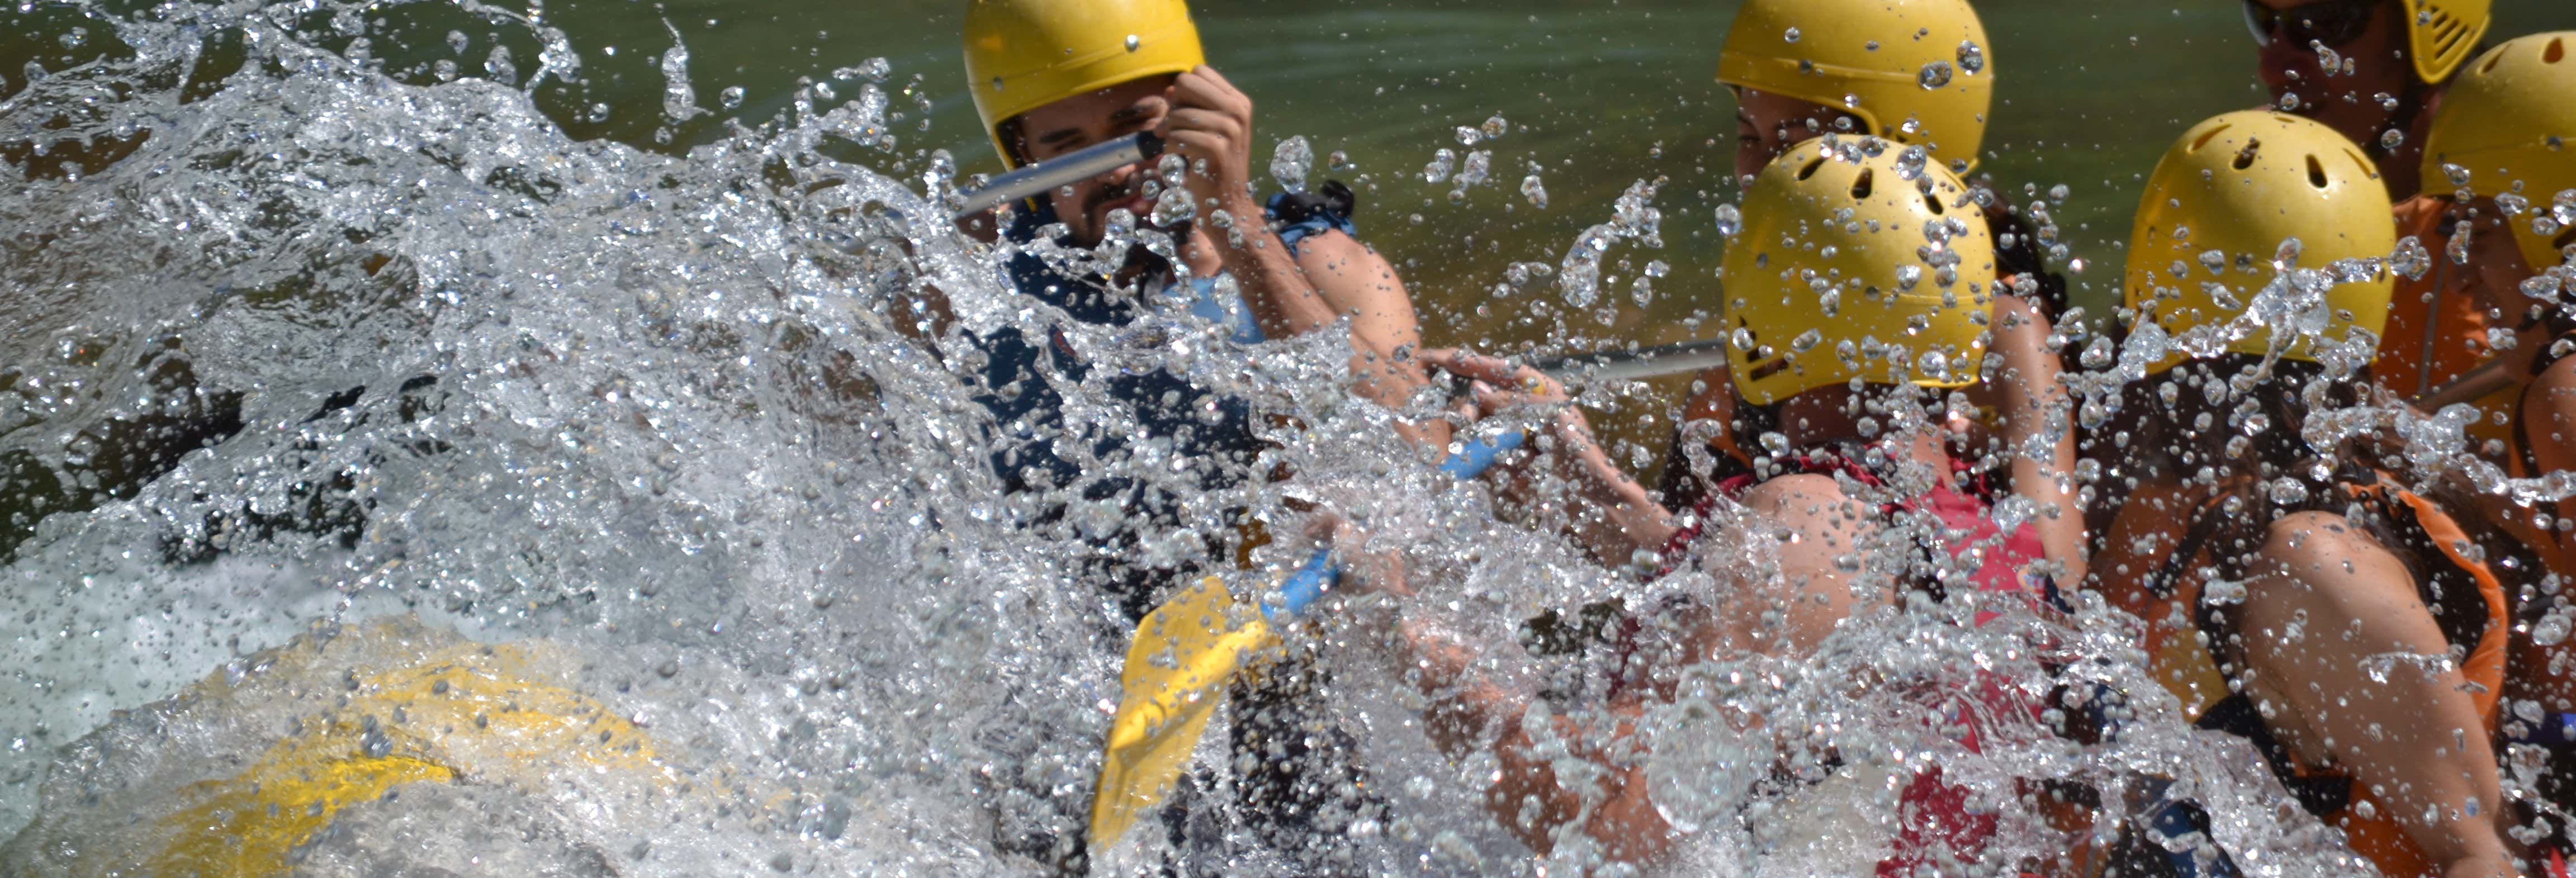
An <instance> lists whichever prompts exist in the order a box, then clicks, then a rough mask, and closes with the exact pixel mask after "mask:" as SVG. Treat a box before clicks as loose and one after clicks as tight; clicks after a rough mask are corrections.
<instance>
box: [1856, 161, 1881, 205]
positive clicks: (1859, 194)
mask: <svg viewBox="0 0 2576 878" xmlns="http://www.w3.org/2000/svg"><path fill="white" fill-rule="evenodd" d="M1877 188H1878V174H1877V172H1876V171H1874V170H1872V169H1870V168H1862V169H1860V177H1859V178H1857V179H1854V180H1853V181H1852V188H1851V196H1852V197H1853V198H1868V197H1869V193H1871V192H1872V191H1875V190H1876V189H1877Z"/></svg>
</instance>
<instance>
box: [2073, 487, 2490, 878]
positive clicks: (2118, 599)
mask: <svg viewBox="0 0 2576 878" xmlns="http://www.w3.org/2000/svg"><path fill="white" fill-rule="evenodd" d="M2245 487H2246V486H2237V490H2225V489H2222V490H2220V491H2219V492H2218V493H2217V494H2216V496H2212V497H2206V498H2195V497H2194V496H2193V495H2195V494H2197V493H2198V492H2197V491H2191V490H2188V489H2182V488H2168V489H2162V490H2146V491H2141V492H2139V493H2137V494H2134V495H2132V496H2131V497H2130V498H2129V499H2128V500H2127V501H2126V502H2125V503H2124V504H2123V505H2122V507H2121V510H2120V514H2119V516H2118V517H2117V518H2115V519H2114V520H2113V522H2112V525H2111V528H2110V533H2109V534H2108V535H2107V536H2108V538H2109V539H2110V540H2113V541H2115V544H2118V545H2139V546H2140V547H2141V551H2140V552H2139V553H2138V554H2139V556H2140V557H2141V558H2164V557H2168V556H2169V557H2170V558H2171V560H2170V561H2169V562H2167V563H2166V564H2165V565H2164V566H2163V569H2162V570H2153V571H2130V572H2131V574H2132V575H2130V576H2125V577H2121V579H2122V580H2124V581H2123V582H2117V583H2114V584H2113V587H2112V588H2111V589H2110V592H2111V593H2110V594H2108V595H2107V596H2108V597H2109V598H2110V599H2111V601H2112V602H2113V604H2114V605H2115V606H2119V607H2120V608H2121V609H2123V610H2126V611H2128V612H2130V613H2132V614H2135V615H2136V616H2137V617H2138V618H2140V619H2143V620H2145V621H2146V627H2147V636H2146V644H2145V646H2146V653H2147V663H2148V669H2149V671H2150V672H2151V673H2152V674H2153V675H2154V677H2155V679H2156V682H2158V683H2161V684H2163V685H2164V687H2165V688H2166V689H2167V690H2168V691H2171V692H2172V693H2173V694H2174V697H2175V698H2176V699H2178V700H2180V701H2181V702H2182V706H2183V712H2184V715H2185V716H2187V717H2189V718H2190V719H2191V720H2192V721H2193V722H2195V723H2200V722H2202V721H2203V720H2204V719H2205V718H2208V717H2210V715H2211V714H2212V713H2213V712H2214V711H2215V709H2218V708H2221V707H2222V705H2228V704H2229V703H2230V702H2234V701H2237V700H2240V699H2242V697H2243V696H2238V695H2233V694H2232V693H2231V692H2230V691H2229V689H2228V682H2227V677H2226V675H2225V673H2224V672H2223V671H2222V670H2221V669H2220V666H2219V661H2218V658H2217V654H2216V653H2215V652H2214V649H2215V648H2216V647H2217V646H2218V644H2219V639H2220V638H2221V637H2222V636H2223V634H2222V633H2221V632H2216V631H2210V630H2207V629H2206V628H2204V627H2203V626H2202V622H2201V619H2202V617H2201V615H2200V614H2199V612H2198V609H2199V607H2200V600H2201V590H2202V588H2203V587H2204V586H2205V585H2206V584H2207V579H2208V577H2209V576H2210V574H2212V573H2214V572H2215V571H2216V570H2217V568H2218V562H2217V560H2216V559H2214V558H2212V557H2211V556H2210V550H2211V549H2212V546H2210V545H2209V539H2210V537H2211V536H2212V534H2213V531H2214V530H2215V528H2214V527H2213V525H2214V524H2215V523H2217V522H2218V521H2219V520H2220V519H2223V518H2224V517H2225V516H2226V513H2224V512H2222V511H2220V506H2221V504H2223V503H2224V502H2225V501H2226V499H2227V498H2228V497H2230V496H2245V495H2244V494H2243V493H2241V492H2242V491H2243V490H2245ZM2344 490H2345V492H2346V494H2347V495H2348V496H2349V498H2350V499H2351V500H2352V501H2354V502H2359V503H2369V504H2376V505H2378V506H2380V507H2381V508H2383V509H2387V510H2390V511H2395V510H2396V509H2398V508H2403V509H2404V510H2406V511H2407V512H2410V513H2411V518H2412V523H2413V525H2414V526H2415V527H2417V528H2419V529H2420V530H2421V532H2422V536H2423V537H2424V542H2426V543H2429V544H2430V545H2432V546H2434V547H2436V548H2437V549H2439V554H2440V557H2439V558H2424V559H2422V560H2423V561H2424V562H2427V563H2432V562H2436V561H2447V562H2448V563H2449V564H2450V565H2452V566H2453V567H2456V568H2457V569H2458V570H2460V571H2461V572H2462V573H2465V574H2466V575H2467V576H2468V578H2469V579H2470V580H2471V581H2473V582H2475V583H2476V584H2477V593H2478V594H2477V597H2478V601H2479V603H2480V604H2482V608H2481V609H2482V611H2483V613H2484V616H2485V618H2484V619H2483V620H2482V622H2483V624H2482V625H2480V626H2479V628H2478V633H2477V635H2476V636H2475V638H2474V642H2472V643H2463V644H2456V645H2458V646H2463V647H2466V648H2467V650H2468V651H2467V657H2466V658H2465V659H2464V660H2463V661H2462V662H2461V663H2460V673H2461V675H2462V676H2463V677H2465V678H2466V679H2467V681H2468V682H2469V683H2470V684H2471V690H2472V691H2471V695H2470V697H2471V699H2472V700H2473V701H2474V703H2475V704H2476V705H2477V709H2478V718H2479V721H2480V722H2481V723H2483V724H2484V725H2485V728H2486V729H2487V731H2488V733H2489V734H2490V736H2492V735H2493V733H2494V731H2495V729H2496V723H2497V719H2498V716H2497V702H2498V693H2500V692H2501V691H2503V685H2504V671H2505V647H2506V638H2507V635H2508V633H2509V631H2510V627H2511V620H2510V618H2509V615H2508V614H2509V610H2508V606H2509V605H2508V604H2507V602H2506V599H2505V589H2504V585H2503V583H2502V582H2501V581H2499V580H2498V579H2497V578H2496V576H2495V574H2494V572H2493V571H2491V570H2490V569H2488V567H2487V565H2486V564H2485V563H2484V562H2482V561H2479V560H2476V559H2475V558H2474V557H2472V555H2471V552H2473V551H2474V549H2473V548H2472V545H2471V543H2470V540H2469V536H2468V533H2467V531H2466V530H2464V529H2463V528H2461V527H2460V524H2459V522H2458V521H2456V520H2454V519H2453V518H2452V517H2451V516H2450V514H2448V513H2446V512H2443V511H2442V510H2441V509H2440V508H2439V507H2438V506H2435V505H2434V504H2433V503H2432V502H2431V501H2430V500H2427V499H2425V498H2424V497H2422V496H2419V495H2417V494H2415V493H2414V492H2412V491H2407V490H2405V489H2403V488H2400V487H2397V485H2396V483H2395V482H2394V481H2393V480H2391V479H2389V478H2387V477H2386V476H2385V475H2384V474H2383V475H2382V476H2381V477H2380V479H2379V481H2377V482H2376V483H2374V484H2366V485H2346V486H2344ZM2248 499H2249V500H2251V501H2252V502H2261V501H2259V500H2253V499H2252V498H2250V497H2249V498H2248ZM2389 518H2390V520H2391V521H2402V520H2403V519H2401V518H2399V517H2396V516H2390V517H2389ZM2136 574H2144V575H2136ZM2425 585H2427V583H2419V584H2418V588H2419V589H2421V588H2424V586H2425ZM2124 586H2125V587H2124ZM2428 605H2431V602H2430V601H2429V600H2428ZM2450 630H2451V628H2450V626H2445V631H2446V633H2447V632H2449V631H2450ZM2231 730H2232V729H2231ZM2275 755H2285V756H2286V757H2287V758H2286V760H2276V761H2275V763H2274V766H2273V767H2274V771H2275V773H2277V774H2280V775H2281V776H2282V781H2283V782H2284V783H2285V784H2290V785H2292V787H2293V789H2294V790H2295V789H2298V788H2300V787H2307V788H2310V789H2318V788H2327V789H2333V790H2336V791H2342V792H2346V795H2345V796H2343V797H2342V799H2343V802H2344V804H2343V805H2342V806H2341V807H2336V808H2333V809H2332V810H2330V811H2327V812H2325V813H2319V814H2318V815H2317V816H2318V817H2319V818H2321V819H2323V820H2325V821H2326V822H2327V823H2330V824H2333V825H2335V826H2338V827H2340V828H2342V830H2343V831H2344V834H2345V836H2346V838H2347V839H2348V840H2349V841H2350V842H2351V844H2352V848H2353V850H2354V851H2356V852H2358V853H2360V854H2362V855H2363V856H2366V857H2369V858H2370V860H2371V862H2373V863H2376V864H2378V866H2379V868H2380V870H2381V871H2382V872H2384V873H2386V874H2389V875H2393V876H2404V878H2411V876H2418V875H2432V874H2435V871H2434V869H2433V865H2432V862H2431V860H2430V859H2429V858H2428V857H2426V856H2425V855H2424V853H2423V851H2422V850H2420V849H2418V848H2417V847H2416V846H2415V843H2414V841H2413V840H2412V839H2410V838H2408V837H2407V836H2406V833H2405V830H2404V829H2403V828H2401V827H2400V825H2399V824H2398V823H2397V822H2396V820H2395V819H2394V818H2393V815H2392V813H2391V809H2390V808H2388V807H2387V806H2386V805H2385V804H2383V803H2380V802H2377V801H2375V800H2374V799H2373V797H2372V796H2371V795H2370V791H2369V790H2367V789H2364V788H2362V787H2361V786H2360V785H2359V784H2355V783H2352V782H2351V781H2350V780H2349V779H2348V778H2346V777H2344V776H2343V775H2342V773H2341V772H2340V771H2338V770H2335V769H2333V768H2330V767H2317V766H2309V765H2304V764H2300V763H2299V762H2298V760H2297V758H2296V755H2295V754H2294V753H2287V752H2286V751H2283V752H2282V753H2280V754H2275ZM2338 781H2340V783H2339V784H2338V783H2337V782H2338ZM2346 788H2348V791H2347V789H2346ZM2361 802H2370V803H2371V806H2370V807H2368V808H2361V807H2357V804H2358V803H2361ZM2303 804H2308V803H2306V802H2303ZM2311 810H2314V806H2313V805H2311Z"/></svg>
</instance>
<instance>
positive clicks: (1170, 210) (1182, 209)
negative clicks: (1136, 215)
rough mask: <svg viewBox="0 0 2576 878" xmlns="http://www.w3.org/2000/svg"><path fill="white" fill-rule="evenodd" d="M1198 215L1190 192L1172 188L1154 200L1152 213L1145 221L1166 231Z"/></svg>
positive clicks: (1181, 188)
mask: <svg viewBox="0 0 2576 878" xmlns="http://www.w3.org/2000/svg"><path fill="white" fill-rule="evenodd" d="M1198 215H1199V209H1198V200H1197V199H1195V198H1191V197H1190V190H1188V189H1187V188H1184V187H1180V186H1173V187H1171V188H1168V189H1165V190H1163V194H1162V195H1161V196H1159V197H1156V198H1155V199H1154V212H1153V214H1152V215H1150V216H1148V217H1146V221H1147V222H1148V223H1151V224H1152V225H1153V226H1154V227H1156V228H1163V229H1168V228H1173V227H1175V226H1179V225H1180V224H1182V223H1185V222H1189V221H1190V220H1193V219H1197V218H1198Z"/></svg>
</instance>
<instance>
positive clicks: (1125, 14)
mask: <svg viewBox="0 0 2576 878" xmlns="http://www.w3.org/2000/svg"><path fill="white" fill-rule="evenodd" d="M1204 63H1207V54H1206V52H1205V51H1204V50H1202V49H1200V47H1199V29H1198V25H1196V24H1194V23H1192V22H1191V21H1190V8H1189V6H1188V4H1186V3H1184V2H1182V0H975V4H974V5H973V6H971V7H968V8H967V10H966V80H967V83H968V87H967V90H968V91H970V92H972V93H974V95H975V112H977V113H979V114H981V115H982V116H983V117H984V133H986V134H988V135H991V136H992V138H993V149H994V150H995V151H998V152H1000V153H1001V154H1002V164H1003V166H1004V167H1018V166H1019V164H1020V160H1019V158H1018V157H1017V156H1014V155H1012V154H1011V149H1010V146H1009V145H1008V144H1005V143H1003V142H1002V123H1004V122H1008V121H1010V120H1011V119H1012V118H1013V117H1016V116H1018V115H1020V114H1022V113H1026V112H1028V111H1030V110H1034V109H1037V108H1039V107H1043V106H1046V105H1048V104H1052V103H1055V102H1057V101H1060V100H1064V99H1065V98H1069V97H1073V96H1074V95H1078V94H1083V93H1085V92H1094V91H1099V90H1101V89H1104V88H1109V87H1112V86H1116V85H1121V84H1124V83H1129V82H1134V81H1136V80H1139V79H1143V78H1145V77H1148V76H1157V75H1165V74H1175V73H1185V72H1188V71H1189V70H1191V69H1192V68H1195V67H1197V66H1199V65H1201V64H1204Z"/></svg>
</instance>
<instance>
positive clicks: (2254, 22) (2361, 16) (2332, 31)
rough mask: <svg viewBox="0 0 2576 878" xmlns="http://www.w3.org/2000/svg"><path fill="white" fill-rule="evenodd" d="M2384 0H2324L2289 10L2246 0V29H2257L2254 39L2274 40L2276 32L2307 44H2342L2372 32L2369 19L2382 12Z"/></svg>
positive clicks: (2263, 42)
mask: <svg viewBox="0 0 2576 878" xmlns="http://www.w3.org/2000/svg"><path fill="white" fill-rule="evenodd" d="M2382 2H2384V0H2325V2H2322V3H2310V4H2308V5H2305V6H2300V7H2296V8H2293V9H2289V10H2279V9H2274V8H2272V7H2269V6H2265V5H2263V4H2262V3H2261V2H2260V0H2245V29H2246V30H2250V31H2253V32H2254V43H2255V45H2259V46H2269V45H2271V44H2272V36H2273V34H2276V33H2277V34H2279V35H2280V37H2281V38H2282V39H2285V40H2288V41H2290V44H2291V45H2294V46H2304V45H2307V44H2308V43H2310V42H2317V43H2323V44H2325V45H2328V46H2341V45H2343V44H2345V43H2349V42H2352V41H2353V40H2356V39H2360V38H2361V35H2362V34H2364V33H2367V32H2369V30H2370V21H2371V19H2373V18H2377V17H2378V16H2379V5H2380V4H2381V3H2382Z"/></svg>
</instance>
